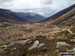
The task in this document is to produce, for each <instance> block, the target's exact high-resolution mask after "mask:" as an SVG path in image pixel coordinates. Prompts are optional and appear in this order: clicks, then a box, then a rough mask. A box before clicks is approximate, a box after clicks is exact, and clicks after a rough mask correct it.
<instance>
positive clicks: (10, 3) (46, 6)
mask: <svg viewBox="0 0 75 56" xmlns="http://www.w3.org/2000/svg"><path fill="white" fill-rule="evenodd" d="M73 4H75V0H0V8H4V9H10V10H12V11H17V12H18V11H22V12H33V13H38V14H41V15H44V16H51V15H52V14H54V13H56V12H58V11H60V10H62V9H64V8H66V7H69V6H71V5H73Z"/></svg>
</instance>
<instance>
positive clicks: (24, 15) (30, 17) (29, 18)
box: [15, 12, 44, 22]
mask: <svg viewBox="0 0 75 56" xmlns="http://www.w3.org/2000/svg"><path fill="white" fill-rule="evenodd" d="M15 14H16V15H17V16H19V17H21V18H22V19H26V20H27V21H28V22H39V21H41V20H43V19H44V16H42V15H39V14H35V13H24V12H15Z"/></svg>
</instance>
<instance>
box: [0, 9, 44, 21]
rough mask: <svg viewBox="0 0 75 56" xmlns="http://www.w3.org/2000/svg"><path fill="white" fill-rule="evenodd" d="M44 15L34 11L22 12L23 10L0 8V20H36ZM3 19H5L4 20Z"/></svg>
mask: <svg viewBox="0 0 75 56" xmlns="http://www.w3.org/2000/svg"><path fill="white" fill-rule="evenodd" d="M43 18H44V17H43V16H41V15H39V14H34V13H23V12H12V11H10V10H7V9H0V20H1V21H6V20H7V21H8V20H9V21H12V20H15V21H19V22H38V21H40V20H42V19H43ZM4 19H5V20H4Z"/></svg>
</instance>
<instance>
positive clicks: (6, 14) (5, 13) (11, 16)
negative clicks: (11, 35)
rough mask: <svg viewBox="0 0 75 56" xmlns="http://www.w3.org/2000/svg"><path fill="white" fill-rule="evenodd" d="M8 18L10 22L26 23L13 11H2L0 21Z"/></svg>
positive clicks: (0, 10)
mask: <svg viewBox="0 0 75 56" xmlns="http://www.w3.org/2000/svg"><path fill="white" fill-rule="evenodd" d="M1 18H2V19H3V18H6V19H8V20H10V19H11V20H16V21H26V20H23V19H22V18H20V17H19V16H17V15H15V14H14V13H13V12H12V11H10V10H7V9H0V19H1Z"/></svg>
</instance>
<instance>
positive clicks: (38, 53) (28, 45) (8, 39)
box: [0, 22, 75, 56]
mask: <svg viewBox="0 0 75 56" xmlns="http://www.w3.org/2000/svg"><path fill="white" fill-rule="evenodd" d="M27 39H30V41H27V42H26V40H27ZM23 40H25V41H23ZM17 41H18V43H15V44H14V42H17ZM10 43H11V44H10ZM35 43H36V44H37V45H36V44H35ZM33 47H34V48H33ZM73 48H75V24H72V25H70V26H63V25H59V26H56V25H50V24H43V23H41V24H40V23H36V24H13V23H12V24H10V23H7V22H0V55H1V56H13V55H14V56H58V54H59V51H69V50H70V51H71V50H73ZM29 49H30V50H29Z"/></svg>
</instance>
